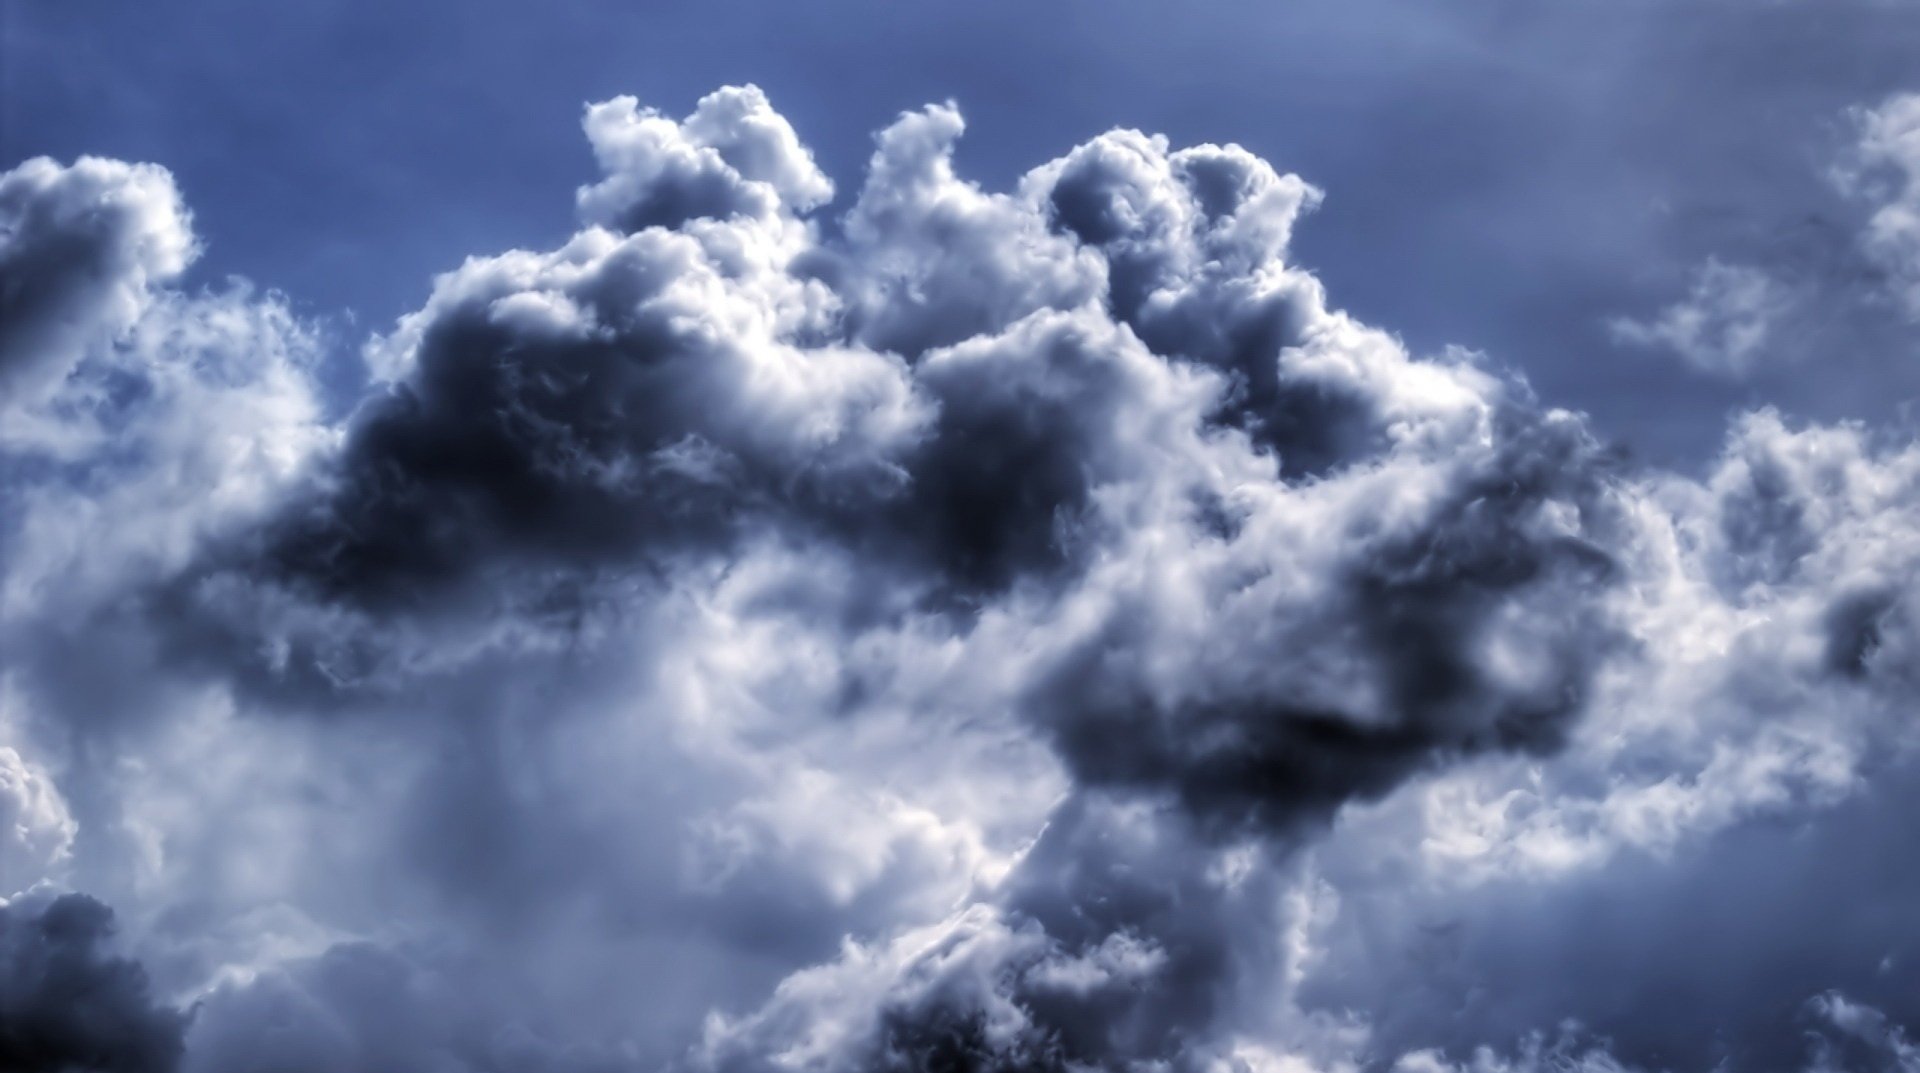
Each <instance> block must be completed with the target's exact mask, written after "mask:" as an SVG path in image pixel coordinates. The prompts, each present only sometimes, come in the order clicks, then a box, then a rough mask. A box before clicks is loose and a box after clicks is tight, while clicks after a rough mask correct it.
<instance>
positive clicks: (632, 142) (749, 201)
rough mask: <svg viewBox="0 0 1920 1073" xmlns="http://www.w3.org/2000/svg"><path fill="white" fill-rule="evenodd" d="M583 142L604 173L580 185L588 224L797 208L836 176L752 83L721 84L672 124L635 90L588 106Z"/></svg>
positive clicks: (670, 221)
mask: <svg viewBox="0 0 1920 1073" xmlns="http://www.w3.org/2000/svg"><path fill="white" fill-rule="evenodd" d="M586 131H587V140H588V141H590V142H592V143H593V152H594V156H595V157H596V158H598V159H599V161H600V166H601V168H602V169H603V170H604V171H606V173H607V177H606V178H605V179H602V180H601V181H600V182H598V183H596V184H594V185H593V186H589V187H583V188H582V189H581V190H580V196H579V202H580V213H581V215H582V217H584V218H585V219H586V220H587V222H589V223H595V224H601V225H604V226H607V227H612V228H614V229H616V230H621V231H639V230H641V229H643V228H647V227H669V228H671V227H677V226H679V225H681V224H684V223H686V222H687V221H689V220H694V219H699V218H703V217H704V218H711V219H717V220H724V219H727V218H729V217H732V216H757V217H766V216H772V215H774V214H776V213H780V212H788V213H801V212H806V211H807V210H810V209H813V208H816V207H817V206H819V205H821V204H822V203H824V202H825V201H827V200H828V199H829V198H831V197H832V196H833V184H832V183H831V182H829V181H828V180H827V177H826V176H825V175H822V174H821V173H820V169H818V168H817V167H815V166H814V163H813V158H812V156H811V155H810V154H809V153H808V152H807V150H806V147H805V146H803V145H801V144H800V139H799V137H798V136H797V135H795V134H794V132H793V128H792V127H791V126H788V125H787V121H786V119H785V118H784V117H783V116H781V115H780V114H779V113H778V112H775V111H774V110H773V108H772V107H771V106H770V105H769V104H768V103H767V98H766V95H765V94H763V93H761V92H760V90H759V88H758V87H755V86H745V87H728V88H726V89H722V90H720V91H718V92H716V93H712V94H709V95H707V96H706V97H703V98H701V99H700V103H699V105H698V106H697V107H695V108H694V110H693V114H692V115H689V116H688V117H687V118H686V119H685V120H684V121H681V122H678V123H676V122H674V121H673V120H672V119H669V118H667V117H666V116H663V115H661V114H660V113H659V112H656V111H654V110H653V109H651V108H645V109H643V108H641V107H640V102H638V101H636V100H635V99H633V98H632V97H615V98H614V99H613V100H610V101H603V102H601V103H599V104H596V105H593V106H592V107H590V108H588V109H587V118H586Z"/></svg>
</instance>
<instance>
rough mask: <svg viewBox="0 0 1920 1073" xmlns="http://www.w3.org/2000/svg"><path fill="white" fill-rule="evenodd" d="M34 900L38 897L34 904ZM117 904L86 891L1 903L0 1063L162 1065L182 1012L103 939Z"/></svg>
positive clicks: (152, 1068) (117, 1068)
mask: <svg viewBox="0 0 1920 1073" xmlns="http://www.w3.org/2000/svg"><path fill="white" fill-rule="evenodd" d="M36 902H38V904H36ZM112 930H113V911H112V910H110V909H108V908H107V907H106V906H104V905H102V904H100V903H99V902H97V901H94V900H93V899H91V898H88V897H87V896H86V895H83V894H66V895H61V896H60V897H57V898H52V899H36V900H35V901H19V902H14V903H12V904H8V905H4V906H0V1064H4V1065H5V1066H6V1068H8V1069H17V1070H21V1071H22V1073H96V1071H97V1073H168V1071H170V1070H173V1069H176V1068H178V1066H179V1062H180V1055H181V1051H182V1044H181V1036H182V1033H183V1031H184V1029H185V1027H186V1020H187V1019H186V1017H185V1016H184V1015H182V1014H180V1013H177V1012H175V1011H173V1010H170V1009H167V1008H166V1007H164V1006H161V1005H159V1004H158V1003H156V1002H155V1001H154V999H153V997H152V995H151V994H150V992H149V987H148V983H147V975H146V972H145V970H143V969H142V968H141V967H140V965H139V964H138V963H137V962H134V961H131V960H128V959H126V958H123V957H119V956H116V955H115V954H113V953H111V952H110V950H109V947H108V944H109V937H110V936H111V934H112Z"/></svg>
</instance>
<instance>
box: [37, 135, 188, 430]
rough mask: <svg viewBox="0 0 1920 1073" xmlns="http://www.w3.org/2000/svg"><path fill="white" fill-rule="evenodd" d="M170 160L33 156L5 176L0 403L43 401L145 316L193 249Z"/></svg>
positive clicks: (184, 265) (183, 268) (184, 266)
mask: <svg viewBox="0 0 1920 1073" xmlns="http://www.w3.org/2000/svg"><path fill="white" fill-rule="evenodd" d="M196 252H197V251H196V248H195V245H194V242H193V237H192V233H191V231H190V230H189V224H188V220H187V214H186V209H185V208H184V206H182V204H181V202H180V194H179V191H178V190H177V189H175V187H174V184H173V178H172V176H171V175H169V174H168V173H167V171H166V170H165V169H163V168H159V167H155V166H153V165H130V164H123V163H121V162H120V161H117V160H104V159H101V158H99V157H83V158H81V159H80V160H78V161H76V162H75V163H74V164H72V165H70V166H64V167H63V166H61V165H60V164H57V163H55V162H54V161H52V160H49V159H47V158H45V157H36V158H34V159H33V160H29V161H27V162H26V163H24V164H21V165H19V166H18V167H15V168H14V169H13V170H11V171H9V172H7V173H6V176H5V178H4V180H3V181H0V272H4V273H5V275H6V279H7V285H6V288H5V290H4V292H3V296H0V325H4V326H5V327H4V328H0V402H4V403H6V404H7V405H8V406H9V407H12V406H14V405H17V404H19V403H20V402H23V401H32V400H34V399H37V398H38V397H40V396H41V395H43V394H44V393H46V392H47V391H48V390H50V389H51V388H52V387H53V386H54V385H56V384H58V383H59V381H60V380H61V379H62V378H64V377H65V376H66V375H67V373H68V372H69V371H70V370H71V369H72V368H73V366H74V365H75V364H76V363H77V362H78V361H79V360H80V359H81V357H82V356H84V354H85V352H86V350H87V349H88V348H89V347H94V346H100V345H103V344H106V343H109V342H111V341H112V340H113V339H114V338H115V337H116V336H117V335H118V334H119V333H121V332H123V331H125V330H126V329H128V328H129V327H131V326H132V325H133V323H134V322H135V321H136V320H138V319H139V317H140V315H141V313H142V312H144V310H145V308H146V306H147V303H148V301H149V298H150V294H151V287H152V286H153V285H155V284H159V283H164V282H166V281H168V280H171V279H173V278H174V277H176V276H178V275H179V274H180V273H181V272H182V271H183V270H185V268H186V266H187V263H188V262H189V261H191V260H192V259H193V256H194V254H195V253H196Z"/></svg>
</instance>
